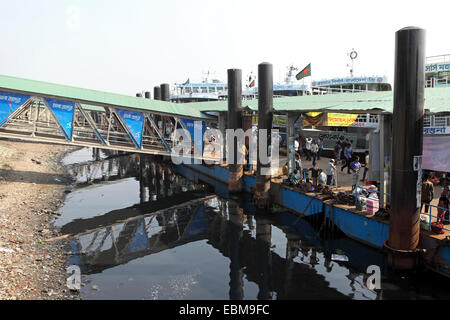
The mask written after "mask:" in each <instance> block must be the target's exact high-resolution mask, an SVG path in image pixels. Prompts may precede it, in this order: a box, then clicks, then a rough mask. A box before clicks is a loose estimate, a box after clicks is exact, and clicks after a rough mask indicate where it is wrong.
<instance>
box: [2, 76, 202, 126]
mask: <svg viewBox="0 0 450 320" xmlns="http://www.w3.org/2000/svg"><path fill="white" fill-rule="evenodd" d="M0 90H5V91H13V92H20V93H26V94H35V95H42V96H46V97H51V98H59V99H62V100H68V101H73V102H78V103H81V104H83V105H88V106H89V107H91V109H93V110H95V109H96V108H95V106H97V107H98V106H101V107H118V108H127V109H135V110H136V111H152V112H155V113H162V114H171V115H178V116H182V117H188V118H195V119H209V118H210V117H209V116H208V115H206V114H204V113H202V112H201V111H200V110H198V109H196V108H192V107H191V106H188V105H180V104H176V103H172V102H166V101H160V100H151V99H144V98H138V97H133V96H127V95H121V94H116V93H109V92H102V91H96V90H90V89H82V88H77V87H71V86H65V85H60V84H54V83H48V82H42V81H35V80H28V79H21V78H15V77H9V76H3V75H0Z"/></svg>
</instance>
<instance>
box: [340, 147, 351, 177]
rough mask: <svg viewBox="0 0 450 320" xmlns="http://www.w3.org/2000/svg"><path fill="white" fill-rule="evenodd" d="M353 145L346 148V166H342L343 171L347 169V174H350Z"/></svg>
mask: <svg viewBox="0 0 450 320" xmlns="http://www.w3.org/2000/svg"><path fill="white" fill-rule="evenodd" d="M352 153H353V150H352V145H351V143H349V144H347V145H346V146H345V148H344V160H345V165H344V166H342V168H341V171H343V170H344V168H347V173H348V174H350V160H351V159H352Z"/></svg>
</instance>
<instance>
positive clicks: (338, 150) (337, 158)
mask: <svg viewBox="0 0 450 320" xmlns="http://www.w3.org/2000/svg"><path fill="white" fill-rule="evenodd" d="M341 152H342V146H341V143H340V142H339V141H338V142H336V145H335V146H334V160H335V161H336V165H337V164H339V161H341Z"/></svg>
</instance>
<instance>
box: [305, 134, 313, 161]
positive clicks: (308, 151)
mask: <svg viewBox="0 0 450 320" xmlns="http://www.w3.org/2000/svg"><path fill="white" fill-rule="evenodd" d="M311 143H312V138H311V137H309V138H306V143H305V147H306V160H308V161H309V160H311Z"/></svg>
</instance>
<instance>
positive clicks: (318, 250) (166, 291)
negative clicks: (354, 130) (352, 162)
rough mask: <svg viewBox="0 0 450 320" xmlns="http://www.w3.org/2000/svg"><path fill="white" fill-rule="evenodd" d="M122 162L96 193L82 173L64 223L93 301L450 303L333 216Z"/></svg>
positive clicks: (151, 164) (154, 165) (133, 160)
mask: <svg viewBox="0 0 450 320" xmlns="http://www.w3.org/2000/svg"><path fill="white" fill-rule="evenodd" d="M122 158H124V159H126V160H123V159H122V160H120V161H119V160H118V162H117V163H113V168H114V170H117V172H120V171H121V170H122V172H123V174H122V178H120V179H117V180H114V181H111V180H110V177H112V176H113V175H108V176H109V178H107V179H102V178H101V175H100V173H97V181H98V182H97V183H95V184H92V182H89V183H88V186H86V183H84V180H83V179H84V178H82V175H79V179H80V181H81V184H82V185H83V187H81V188H78V189H76V190H75V191H74V192H73V193H71V194H70V195H69V197H68V198H67V201H66V203H65V205H64V207H63V208H62V212H63V215H62V217H61V218H60V220H58V225H59V226H60V227H61V228H62V231H63V232H65V233H71V234H75V236H74V237H73V238H71V241H70V246H71V250H72V252H73V256H72V257H71V258H70V260H69V264H76V265H79V266H80V268H81V271H82V274H83V282H84V283H85V286H84V287H82V291H81V295H82V296H83V298H84V299H202V300H203V299H367V300H375V299H430V298H444V299H448V298H450V295H449V293H448V291H447V290H446V288H448V284H447V287H445V285H444V286H443V287H442V288H443V289H440V288H439V287H436V286H435V285H433V281H438V280H436V279H435V278H436V277H435V276H434V275H432V274H426V277H427V279H426V281H423V279H422V280H420V279H419V280H418V279H414V281H411V279H401V278H398V279H397V278H395V277H392V275H390V274H388V272H387V268H386V259H385V256H384V254H382V253H381V252H379V251H376V250H372V249H370V248H368V247H365V246H363V245H361V244H359V243H357V242H355V241H352V240H350V239H348V238H347V237H345V236H344V235H342V234H340V233H339V232H338V231H336V230H334V231H333V232H332V231H331V230H328V229H327V228H325V229H324V228H323V217H320V216H317V217H315V218H312V219H309V220H308V221H307V220H305V219H299V218H298V217H297V216H295V215H292V214H290V213H287V212H279V213H277V214H271V215H263V214H261V213H258V212H256V209H255V208H254V207H253V204H252V201H251V198H250V195H243V197H242V198H241V199H237V200H231V199H223V198H220V197H218V196H214V195H212V196H211V195H210V190H211V189H210V187H209V186H206V185H202V184H196V183H193V182H192V181H190V180H188V179H186V178H185V177H181V176H179V175H177V174H175V173H174V172H175V171H174V170H173V168H171V167H170V166H169V165H163V164H162V163H161V162H160V161H158V160H155V159H149V160H147V162H146V165H145V166H144V167H142V166H140V165H139V159H138V158H137V157H135V156H125V157H122ZM110 160H111V159H110ZM110 160H107V161H110ZM91 165H92V163H91ZM124 168H127V169H126V170H125V169H124ZM77 170H78V171H77ZM140 170H143V171H144V172H145V176H146V179H141V181H139V179H136V174H137V173H138V172H139V171H140ZM73 172H81V171H80V169H79V168H78V169H76V168H75V169H74V171H73ZM85 172H86V171H85ZM98 172H106V171H101V170H100V171H98ZM75 175H76V174H75ZM127 175H128V176H133V175H134V177H128V178H127ZM193 179H194V178H193ZM194 180H196V181H198V179H197V178H195V179H194ZM205 197H207V198H205ZM333 254H339V255H340V256H345V257H347V259H348V261H333V260H332V257H333V256H332V255H333ZM369 265H378V266H380V267H381V268H382V270H383V276H382V290H376V291H374V290H369V289H367V288H366V287H365V285H364V284H365V282H366V278H367V276H366V275H365V271H366V269H367V267H368V266H369ZM437 279H439V280H442V278H437ZM447 283H448V282H447Z"/></svg>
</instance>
